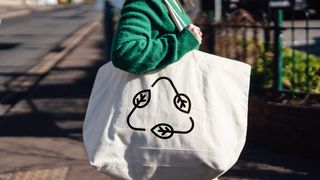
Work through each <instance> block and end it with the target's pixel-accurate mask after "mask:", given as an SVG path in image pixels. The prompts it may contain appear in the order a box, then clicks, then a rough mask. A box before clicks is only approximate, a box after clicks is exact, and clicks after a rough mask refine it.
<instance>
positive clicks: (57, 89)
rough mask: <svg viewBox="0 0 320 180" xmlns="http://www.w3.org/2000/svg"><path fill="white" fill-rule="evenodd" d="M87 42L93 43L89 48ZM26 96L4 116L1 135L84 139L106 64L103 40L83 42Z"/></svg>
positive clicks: (0, 127)
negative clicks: (98, 78) (87, 113)
mask: <svg viewBox="0 0 320 180" xmlns="http://www.w3.org/2000/svg"><path fill="white" fill-rule="evenodd" d="M87 43H92V46H94V47H93V48H91V49H88V48H86V47H85V46H88V44H87ZM80 46H83V47H80V48H77V49H75V50H74V51H73V52H71V54H69V55H68V56H67V57H66V58H65V60H63V62H61V63H60V64H59V65H58V66H57V67H55V68H54V69H53V70H52V71H51V72H50V74H49V75H48V76H46V77H45V78H44V79H43V80H42V81H41V82H40V83H39V84H38V85H36V86H35V87H33V88H32V89H31V90H30V91H29V92H28V94H27V95H26V97H25V98H23V100H22V101H20V102H19V103H18V104H16V105H15V106H14V108H13V109H11V110H10V111H9V112H8V113H7V114H5V115H3V116H2V117H1V121H0V136H33V137H68V138H72V139H77V140H79V141H82V136H81V135H82V121H83V119H84V116H85V109H86V106H87V100H88V98H89V95H90V92H91V88H92V85H93V82H94V78H95V74H96V72H97V69H98V68H99V67H100V66H101V65H102V64H103V63H105V61H103V60H102V58H101V57H103V53H102V50H103V42H102V40H100V41H97V40H89V41H85V42H83V44H81V45H80Z"/></svg>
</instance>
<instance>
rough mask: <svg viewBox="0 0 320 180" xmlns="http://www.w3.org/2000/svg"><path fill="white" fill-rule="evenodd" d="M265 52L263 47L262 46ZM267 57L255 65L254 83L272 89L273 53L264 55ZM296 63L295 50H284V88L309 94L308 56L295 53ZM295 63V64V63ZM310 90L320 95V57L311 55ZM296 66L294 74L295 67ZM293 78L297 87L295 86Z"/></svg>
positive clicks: (253, 71) (299, 52) (300, 52)
mask: <svg viewBox="0 0 320 180" xmlns="http://www.w3.org/2000/svg"><path fill="white" fill-rule="evenodd" d="M260 48H261V51H262V52H263V51H264V49H263V46H262V45H261V46H260ZM262 54H265V57H261V58H259V59H258V61H257V63H256V64H255V65H253V69H252V82H253V83H254V84H255V85H258V86H260V87H261V86H262V87H265V88H271V87H272V84H273V72H272V62H273V61H272V59H273V58H272V56H273V54H272V53H270V52H269V53H262ZM294 59H295V61H293V50H292V49H291V48H287V47H286V48H283V72H282V73H283V87H284V89H287V90H291V91H293V90H294V91H295V92H307V72H306V66H307V60H306V59H307V54H306V53H305V52H302V51H297V50H296V51H295V58H294ZM293 62H295V63H293ZM309 62H310V63H309V75H310V79H309V88H310V93H320V57H317V56H314V55H309ZM294 64H295V66H294V67H295V68H294V71H295V73H293V65H294ZM293 76H294V79H295V87H294V85H293Z"/></svg>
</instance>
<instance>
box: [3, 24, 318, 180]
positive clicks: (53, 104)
mask: <svg viewBox="0 0 320 180" xmlns="http://www.w3.org/2000/svg"><path fill="white" fill-rule="evenodd" d="M102 32H103V31H102V25H101V24H96V25H95V27H94V28H93V30H92V31H91V32H90V33H89V35H87V36H86V37H85V38H84V39H83V40H82V41H81V43H79V44H78V46H77V47H76V48H75V49H73V51H71V53H69V54H68V55H67V56H66V57H65V58H64V59H63V60H62V61H61V62H60V63H59V64H58V65H57V66H55V67H54V68H53V69H52V70H51V71H50V72H49V73H48V74H47V75H46V76H45V77H44V78H43V79H42V80H41V81H40V82H39V83H38V84H37V85H36V86H34V87H33V88H32V89H31V90H30V91H29V92H28V93H27V94H26V96H24V98H22V99H21V100H20V101H19V102H18V103H17V104H16V105H15V106H14V107H13V108H12V109H10V110H9V111H8V112H7V113H6V114H4V115H3V116H2V117H1V120H0V159H1V161H0V179H1V180H7V179H8V180H9V179H10V180H24V179H34V180H36V179H46V180H57V179H59V180H60V179H61V180H100V179H101V180H102V179H104V180H105V179H108V178H107V177H106V176H104V175H102V174H100V173H98V172H96V170H95V169H93V168H92V167H90V165H89V164H88V162H87V158H86V154H85V151H84V147H83V142H82V123H83V119H84V115H85V109H86V106H87V102H88V98H89V95H90V91H91V87H92V84H93V81H94V77H95V73H96V71H97V69H98V68H99V67H100V66H101V65H102V64H103V63H105V60H104V59H103V58H102V57H103V52H102V50H103V44H104V43H103V33H102ZM318 169H319V165H318V163H317V162H316V161H313V160H310V159H303V158H299V157H295V156H292V155H287V154H281V153H277V152H273V151H270V150H266V149H263V148H260V147H256V146H254V145H251V144H247V145H246V147H245V150H244V152H243V153H242V155H241V158H240V160H239V161H238V163H237V164H236V165H235V166H234V167H233V168H232V169H231V170H230V171H229V172H228V173H227V174H226V175H224V176H223V177H221V179H222V180H233V179H290V180H291V179H320V175H318V172H317V171H318Z"/></svg>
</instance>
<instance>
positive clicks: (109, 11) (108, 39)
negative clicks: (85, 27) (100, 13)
mask: <svg viewBox="0 0 320 180" xmlns="http://www.w3.org/2000/svg"><path fill="white" fill-rule="evenodd" d="M113 16H114V14H113V6H112V5H111V3H110V1H109V0H105V6H104V34H105V48H104V49H105V58H106V60H107V61H110V60H111V46H112V37H113V33H114V32H113V28H114V24H113Z"/></svg>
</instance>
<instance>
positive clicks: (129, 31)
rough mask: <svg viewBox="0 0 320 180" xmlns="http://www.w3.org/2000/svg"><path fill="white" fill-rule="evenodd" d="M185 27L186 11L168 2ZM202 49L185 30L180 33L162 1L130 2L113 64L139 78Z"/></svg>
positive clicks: (116, 38)
mask: <svg viewBox="0 0 320 180" xmlns="http://www.w3.org/2000/svg"><path fill="white" fill-rule="evenodd" d="M168 1H169V2H170V4H172V6H173V7H174V8H175V10H176V11H177V13H178V14H179V15H180V16H181V18H182V19H183V20H184V22H185V23H186V24H190V23H191V20H190V18H189V17H188V15H187V14H186V13H185V11H183V10H182V8H180V9H179V7H178V6H177V5H176V4H175V3H173V1H172V0H168ZM198 46H199V43H198V41H197V40H196V38H195V37H194V35H193V34H192V33H191V32H190V31H189V30H187V29H186V28H185V29H183V30H182V31H181V32H179V30H178V28H177V27H176V26H175V24H174V22H173V21H172V19H171V17H170V15H169V11H168V10H167V7H166V5H165V4H164V2H163V1H162V0H127V1H126V2H125V4H124V6H123V9H122V12H121V18H120V21H119V26H118V30H117V32H116V33H115V36H114V38H113V43H112V49H111V51H112V52H111V53H112V63H113V65H114V66H115V67H118V68H120V69H122V70H124V71H127V72H130V73H133V74H140V73H144V72H148V71H151V70H154V69H157V68H161V67H165V66H167V65H169V64H171V63H174V62H176V61H178V60H179V59H180V58H181V57H182V56H183V55H185V54H186V53H187V52H189V51H191V50H193V49H196V48H197V47H198Z"/></svg>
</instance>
